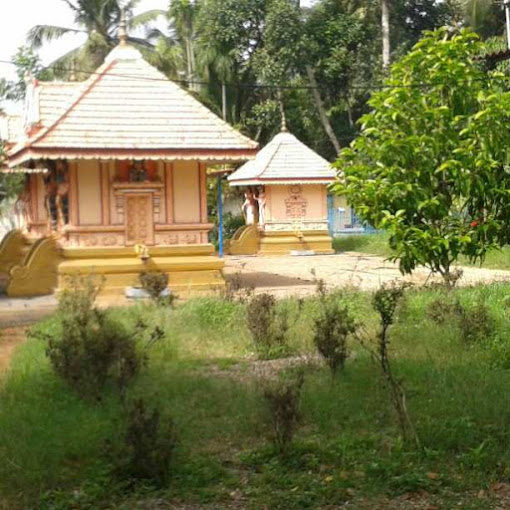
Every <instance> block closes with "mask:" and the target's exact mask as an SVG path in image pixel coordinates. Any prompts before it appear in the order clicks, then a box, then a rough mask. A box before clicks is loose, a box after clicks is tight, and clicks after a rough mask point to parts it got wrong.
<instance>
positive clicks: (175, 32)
mask: <svg viewBox="0 0 510 510" xmlns="http://www.w3.org/2000/svg"><path fill="white" fill-rule="evenodd" d="M198 9H199V3H198V2H197V1H195V0H172V1H171V2H170V7H169V9H168V11H167V12H166V18H167V20H168V23H169V25H168V34H165V33H163V32H162V31H161V30H159V29H158V28H152V29H151V30H149V31H148V32H147V39H148V40H149V41H156V54H155V55H152V56H151V59H150V60H151V62H152V63H153V64H154V65H157V66H158V67H159V68H160V69H161V70H162V71H163V72H165V73H166V74H167V75H168V76H171V77H172V78H174V79H178V78H183V77H186V81H188V82H193V81H194V80H196V79H197V77H198V76H197V75H198V72H197V62H196V60H197V55H196V48H195V42H196V35H197V27H196V21H197V15H198ZM190 88H194V87H192V86H191V87H190Z"/></svg>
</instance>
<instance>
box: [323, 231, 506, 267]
mask: <svg viewBox="0 0 510 510" xmlns="http://www.w3.org/2000/svg"><path fill="white" fill-rule="evenodd" d="M333 248H334V249H335V251H336V252H337V253H339V252H343V251H356V252H360V253H367V254H371V255H379V256H381V257H389V256H390V255H391V249H390V247H389V245H388V236H387V235H386V234H367V235H345V236H342V237H337V238H336V239H334V240H333ZM460 264H462V265H466V266H476V267H478V266H479V264H476V265H475V264H471V263H470V262H469V260H467V259H465V258H461V260H460ZM482 267H485V268H487V269H505V270H510V246H506V247H505V248H503V249H501V250H493V251H491V252H489V253H488V255H487V257H486V258H485V260H484V262H483V264H482Z"/></svg>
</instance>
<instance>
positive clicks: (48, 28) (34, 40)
mask: <svg viewBox="0 0 510 510" xmlns="http://www.w3.org/2000/svg"><path fill="white" fill-rule="evenodd" d="M79 33H83V30H77V29H75V28H67V27H57V26H54V25H36V26H35V27H32V28H31V29H30V31H29V32H28V35H27V41H28V43H29V45H30V46H31V47H32V48H35V49H37V48H40V47H41V46H42V44H43V43H44V42H45V41H48V42H49V41H53V40H54V39H59V38H60V37H62V36H64V35H66V34H79Z"/></svg>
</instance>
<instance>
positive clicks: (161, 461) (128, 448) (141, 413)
mask: <svg viewBox="0 0 510 510" xmlns="http://www.w3.org/2000/svg"><path fill="white" fill-rule="evenodd" d="M122 427H123V430H122V432H121V434H120V440H114V441H113V443H111V444H110V447H109V456H110V460H111V462H112V464H113V465H114V472H115V474H116V475H117V477H119V478H120V479H121V480H128V481H131V482H138V481H148V482H149V483H150V484H151V485H153V486H155V487H164V486H165V485H167V484H168V482H169V480H170V476H171V468H172V462H173V459H174V453H175V448H176V445H177V434H176V429H175V425H174V422H173V420H172V419H171V418H168V417H164V416H162V415H161V412H160V410H159V409H157V408H152V409H151V408H150V407H149V405H148V404H147V402H146V401H145V400H144V399H141V398H137V399H135V400H133V401H132V402H131V403H130V404H129V406H128V408H127V411H126V413H125V417H124V423H123V424H122Z"/></svg>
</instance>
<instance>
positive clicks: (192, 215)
mask: <svg viewBox="0 0 510 510" xmlns="http://www.w3.org/2000/svg"><path fill="white" fill-rule="evenodd" d="M119 35H120V41H121V42H120V44H119V46H118V47H117V48H115V49H114V50H113V51H112V52H111V53H110V55H109V56H108V57H107V58H106V61H105V63H104V64H103V65H102V66H101V67H100V68H99V69H98V70H97V71H96V72H95V73H93V74H92V76H91V77H90V78H89V79H88V80H86V81H85V82H79V83H78V82H70V83H62V82H37V81H36V80H32V81H31V82H30V83H29V86H28V90H27V99H26V104H25V111H24V118H23V119H7V127H8V129H7V133H8V134H7V139H6V140H5V142H6V146H7V161H6V167H5V168H4V169H3V171H6V172H23V173H25V174H26V185H25V190H24V192H23V193H22V196H20V199H19V204H21V205H22V210H23V213H22V215H23V216H24V218H25V221H24V228H23V231H21V230H18V231H13V232H10V233H8V234H7V236H6V237H5V238H4V240H3V241H2V242H1V243H0V273H3V274H4V279H6V281H7V283H6V291H7V294H8V295H10V296H30V295H40V294H46V293H50V292H52V291H53V290H54V289H57V288H59V289H61V288H65V286H66V285H67V283H66V282H67V281H69V278H68V277H69V276H73V275H83V274H94V275H99V276H101V277H102V278H103V280H104V288H103V292H104V293H108V294H119V295H120V294H123V293H124V291H125V288H126V286H133V285H137V284H138V283H139V275H140V273H141V272H144V271H150V270H159V271H162V272H165V273H167V274H168V275H169V286H170V288H171V289H172V290H177V291H178V292H186V291H188V290H202V289H210V288H214V287H220V286H222V285H224V281H223V278H222V275H221V269H222V267H223V261H221V260H220V259H219V258H218V257H217V256H216V255H215V254H214V248H213V246H212V245H211V244H210V243H209V241H208V234H209V231H210V230H211V229H212V227H213V225H212V224H211V223H210V221H209V219H208V214H207V188H206V179H207V173H206V171H207V166H208V165H218V164H227V163H229V164H231V163H243V162H245V161H247V160H250V159H252V158H253V157H254V156H255V155H256V152H257V150H258V144H257V143H256V142H254V141H252V140H250V139H249V138H247V137H245V136H243V135H242V134H241V133H239V132H238V131H236V130H235V129H234V128H232V127H231V126H230V125H229V124H227V123H226V122H224V121H223V120H221V119H220V118H219V117H217V116H216V115H215V114H213V113H212V112H211V111H209V110H208V109H207V108H206V107H205V106H203V105H202V104H201V103H200V102H199V101H198V100H197V99H195V98H194V97H193V96H192V95H191V94H190V93H188V92H187V91H185V90H184V89H183V88H181V87H180V86H179V85H177V84H176V83H174V82H172V81H170V80H169V79H167V78H166V77H165V76H164V75H163V74H162V73H160V72H159V71H158V70H156V69H155V68H154V67H152V66H151V65H149V64H148V63H147V62H146V61H145V60H144V59H143V58H142V55H141V54H140V53H139V52H138V51H137V50H136V49H135V48H133V47H132V46H130V45H129V44H127V42H126V36H125V29H124V28H123V27H122V28H121V33H120V34H119ZM4 131H5V129H4Z"/></svg>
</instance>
